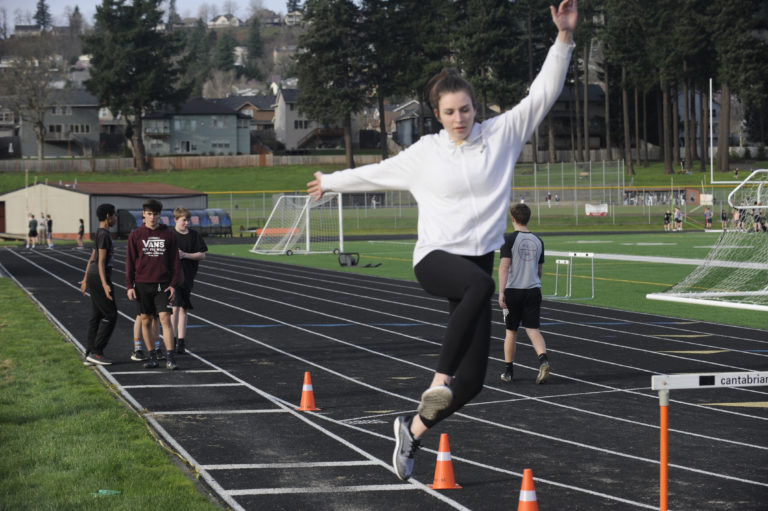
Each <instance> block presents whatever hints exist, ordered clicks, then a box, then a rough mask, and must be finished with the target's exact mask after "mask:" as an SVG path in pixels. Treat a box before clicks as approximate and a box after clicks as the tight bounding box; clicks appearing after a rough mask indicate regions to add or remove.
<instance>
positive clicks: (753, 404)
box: [702, 401, 768, 408]
mask: <svg viewBox="0 0 768 511" xmlns="http://www.w3.org/2000/svg"><path fill="white" fill-rule="evenodd" d="M702 404H703V405H704V406H733V407H745V408H768V401H746V402H744V403H702Z"/></svg>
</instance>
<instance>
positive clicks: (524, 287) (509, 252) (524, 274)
mask: <svg viewBox="0 0 768 511" xmlns="http://www.w3.org/2000/svg"><path fill="white" fill-rule="evenodd" d="M509 213H510V215H512V225H513V226H514V227H515V232H513V233H510V234H505V235H504V245H502V247H501V257H500V259H499V286H500V287H503V289H502V290H501V291H500V292H499V305H500V306H501V309H502V310H503V311H504V326H505V328H506V333H505V337H504V361H505V362H506V364H507V365H506V368H505V370H504V372H503V373H502V374H501V381H505V382H511V381H512V377H513V367H514V361H515V346H516V342H515V341H516V339H517V329H518V327H519V326H520V323H522V324H523V328H525V333H526V334H528V338H529V339H530V340H531V344H532V345H533V349H534V350H536V356H537V357H538V358H539V374H538V376H536V383H537V384H538V383H543V382H544V381H546V380H547V376H548V375H549V369H550V368H549V359H548V358H547V345H546V344H545V343H544V336H542V335H541V331H540V330H539V326H540V323H541V270H542V266H543V265H544V242H542V241H541V238H539V237H538V236H536V235H535V234H533V233H532V232H531V231H529V230H528V221H529V220H530V219H531V208H529V207H528V206H527V205H526V204H515V205H514V206H512V207H510V208H509Z"/></svg>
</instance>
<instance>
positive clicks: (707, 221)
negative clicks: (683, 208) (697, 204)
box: [704, 207, 712, 229]
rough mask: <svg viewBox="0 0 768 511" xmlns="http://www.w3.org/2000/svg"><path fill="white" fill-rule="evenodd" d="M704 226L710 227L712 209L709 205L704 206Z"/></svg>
mask: <svg viewBox="0 0 768 511" xmlns="http://www.w3.org/2000/svg"><path fill="white" fill-rule="evenodd" d="M704 228H705V229H711V228H712V210H711V209H709V207H706V208H704Z"/></svg>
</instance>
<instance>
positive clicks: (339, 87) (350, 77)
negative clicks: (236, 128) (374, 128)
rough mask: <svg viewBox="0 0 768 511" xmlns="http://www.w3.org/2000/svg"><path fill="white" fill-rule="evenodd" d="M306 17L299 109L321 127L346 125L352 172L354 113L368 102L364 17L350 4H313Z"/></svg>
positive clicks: (332, 0) (347, 0)
mask: <svg viewBox="0 0 768 511" xmlns="http://www.w3.org/2000/svg"><path fill="white" fill-rule="evenodd" d="M304 13H305V14H304V16H305V19H306V20H307V24H308V28H307V31H306V32H305V33H304V34H302V36H301V37H300V38H299V51H298V55H297V57H296V63H297V71H298V78H299V89H300V93H299V97H298V106H299V110H300V111H301V112H302V113H304V114H305V115H306V116H307V117H309V118H310V119H314V120H317V121H319V122H321V123H333V122H338V121H342V124H343V126H344V145H345V146H346V154H347V166H348V167H350V168H351V167H353V166H354V159H353V156H352V136H351V131H352V114H353V113H354V112H358V111H360V110H361V109H362V107H363V106H364V104H365V99H366V90H365V88H364V87H363V82H362V79H361V76H362V71H363V65H364V62H363V42H364V39H363V37H362V34H361V30H360V28H361V27H360V13H359V11H358V9H357V7H356V6H355V4H354V3H353V2H352V1H351V0H308V1H307V3H306V5H305V6H304Z"/></svg>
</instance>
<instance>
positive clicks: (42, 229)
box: [37, 213, 48, 244]
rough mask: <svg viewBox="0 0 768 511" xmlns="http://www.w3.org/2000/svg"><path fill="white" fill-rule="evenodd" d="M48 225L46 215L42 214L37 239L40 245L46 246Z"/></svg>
mask: <svg viewBox="0 0 768 511" xmlns="http://www.w3.org/2000/svg"><path fill="white" fill-rule="evenodd" d="M47 227H48V224H47V223H46V222H45V213H40V222H38V224H37V239H38V241H39V242H40V243H42V244H44V243H45V241H46V240H47V239H48V236H47V234H46V233H47V232H48V229H47Z"/></svg>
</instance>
